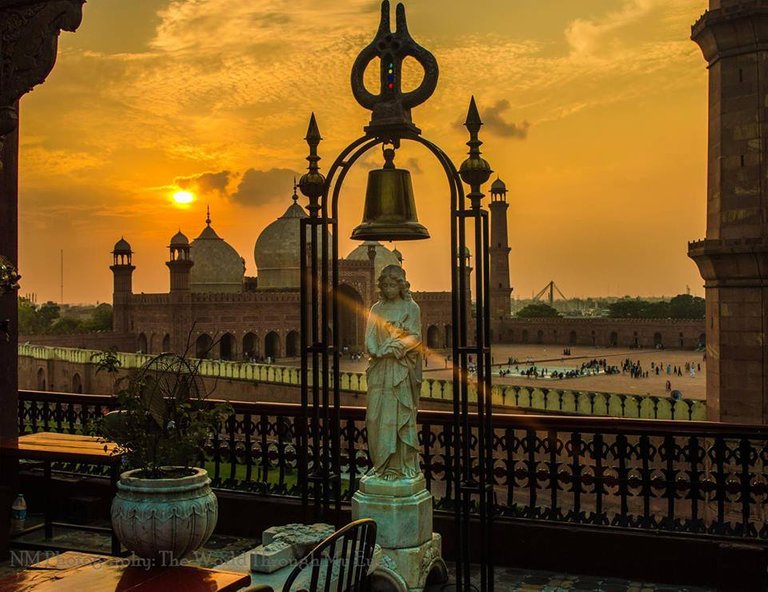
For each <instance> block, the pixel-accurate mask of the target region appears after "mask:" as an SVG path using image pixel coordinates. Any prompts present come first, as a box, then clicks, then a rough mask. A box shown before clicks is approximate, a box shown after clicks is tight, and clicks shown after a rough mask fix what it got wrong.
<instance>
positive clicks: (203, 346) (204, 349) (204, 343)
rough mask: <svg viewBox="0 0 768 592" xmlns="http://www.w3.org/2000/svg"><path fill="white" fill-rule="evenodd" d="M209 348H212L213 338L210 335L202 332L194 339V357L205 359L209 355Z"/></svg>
mask: <svg viewBox="0 0 768 592" xmlns="http://www.w3.org/2000/svg"><path fill="white" fill-rule="evenodd" d="M211 348H213V339H211V336H210V335H208V334H206V333H203V334H202V335H200V336H199V337H198V338H197V339H196V340H195V357H196V358H200V359H201V360H207V359H208V358H210V357H211Z"/></svg>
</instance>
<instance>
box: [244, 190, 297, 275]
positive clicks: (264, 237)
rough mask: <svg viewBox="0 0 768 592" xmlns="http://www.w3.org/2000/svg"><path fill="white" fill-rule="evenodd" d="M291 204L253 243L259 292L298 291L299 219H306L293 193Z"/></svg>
mask: <svg viewBox="0 0 768 592" xmlns="http://www.w3.org/2000/svg"><path fill="white" fill-rule="evenodd" d="M292 199H293V203H292V204H291V205H290V206H288V209H287V210H285V213H284V214H283V215H282V216H280V217H279V218H278V219H277V220H275V221H274V222H272V223H271V224H269V225H268V226H267V227H266V228H265V229H264V230H263V231H262V232H261V234H260V235H259V238H258V239H256V245H255V246H254V248H253V258H254V260H255V262H256V267H257V269H258V273H259V275H258V286H259V290H265V289H284V288H299V287H300V285H301V259H300V255H299V247H300V245H299V234H300V225H301V219H302V218H306V217H307V213H306V212H305V211H304V208H303V207H301V206H300V205H299V203H298V199H299V196H298V195H296V192H295V190H294V193H293V198H292Z"/></svg>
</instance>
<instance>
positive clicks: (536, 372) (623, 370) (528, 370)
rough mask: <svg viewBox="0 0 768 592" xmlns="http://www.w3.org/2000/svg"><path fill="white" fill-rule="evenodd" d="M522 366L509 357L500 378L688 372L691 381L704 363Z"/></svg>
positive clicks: (668, 384)
mask: <svg viewBox="0 0 768 592" xmlns="http://www.w3.org/2000/svg"><path fill="white" fill-rule="evenodd" d="M563 354H564V355H570V350H569V351H568V353H567V354H566V353H565V350H564V351H563ZM523 364H530V365H529V366H522V367H521V362H519V361H518V360H517V359H514V358H511V357H510V358H509V360H508V366H507V367H502V368H499V370H498V375H499V376H500V377H506V376H513V375H515V376H522V377H524V378H549V379H558V380H559V379H565V378H579V377H581V376H594V375H597V374H608V375H616V374H622V375H629V376H630V377H631V378H648V377H649V376H650V375H651V374H655V375H656V376H660V375H663V374H667V375H670V376H671V375H674V376H683V373H686V374H688V375H690V377H691V378H695V377H696V373H697V372H701V363H697V362H693V361H691V362H686V363H685V364H683V365H680V366H677V365H674V364H664V363H662V362H655V361H652V362H651V365H650V368H647V367H643V365H642V363H641V361H640V360H633V359H631V358H625V359H624V360H623V361H622V362H621V363H620V364H618V365H615V364H610V363H609V362H608V360H607V359H606V358H602V359H598V358H593V359H591V360H588V361H585V362H582V363H581V365H580V366H579V367H576V368H570V369H560V368H556V369H553V368H544V367H538V366H536V364H535V363H533V362H531V361H526V362H523ZM665 386H666V390H667V392H671V391H672V384H671V381H669V380H667V382H666V385H665Z"/></svg>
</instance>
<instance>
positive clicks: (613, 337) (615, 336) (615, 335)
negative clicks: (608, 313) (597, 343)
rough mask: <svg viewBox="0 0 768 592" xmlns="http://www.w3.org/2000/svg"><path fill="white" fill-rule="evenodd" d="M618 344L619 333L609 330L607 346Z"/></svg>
mask: <svg viewBox="0 0 768 592" xmlns="http://www.w3.org/2000/svg"><path fill="white" fill-rule="evenodd" d="M618 345H619V334H618V333H617V332H616V331H611V335H610V337H608V346H609V347H617V346H618Z"/></svg>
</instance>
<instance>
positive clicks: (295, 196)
mask: <svg viewBox="0 0 768 592" xmlns="http://www.w3.org/2000/svg"><path fill="white" fill-rule="evenodd" d="M298 189H299V186H298V184H297V183H296V177H295V176H294V177H293V195H292V196H291V199H292V200H293V203H296V202H298V201H299V195H298V193H296V191H297V190H298Z"/></svg>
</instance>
